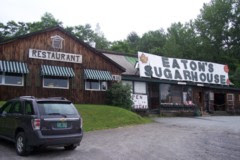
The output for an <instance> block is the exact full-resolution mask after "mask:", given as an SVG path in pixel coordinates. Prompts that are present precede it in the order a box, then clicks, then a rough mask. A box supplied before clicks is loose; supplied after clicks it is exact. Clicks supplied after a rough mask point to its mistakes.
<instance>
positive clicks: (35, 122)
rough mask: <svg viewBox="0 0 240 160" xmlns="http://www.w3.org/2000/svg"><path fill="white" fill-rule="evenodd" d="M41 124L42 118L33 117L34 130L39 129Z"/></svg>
mask: <svg viewBox="0 0 240 160" xmlns="http://www.w3.org/2000/svg"><path fill="white" fill-rule="evenodd" d="M40 125H41V120H40V119H32V127H33V129H34V130H39V129H40Z"/></svg>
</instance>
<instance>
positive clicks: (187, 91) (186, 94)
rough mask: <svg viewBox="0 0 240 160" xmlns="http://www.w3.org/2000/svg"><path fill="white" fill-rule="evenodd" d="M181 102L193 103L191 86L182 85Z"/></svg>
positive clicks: (185, 103)
mask: <svg viewBox="0 0 240 160" xmlns="http://www.w3.org/2000/svg"><path fill="white" fill-rule="evenodd" d="M183 104H184V105H192V104H193V95H192V88H191V87H183Z"/></svg>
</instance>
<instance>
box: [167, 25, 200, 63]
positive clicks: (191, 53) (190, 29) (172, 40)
mask: <svg viewBox="0 0 240 160" xmlns="http://www.w3.org/2000/svg"><path fill="white" fill-rule="evenodd" d="M163 48H164V49H163V50H164V55H165V56H170V57H178V58H189V59H202V57H201V55H202V54H200V52H201V48H200V47H199V39H198V38H197V36H196V33H195V31H194V25H193V23H192V22H190V23H187V24H185V25H183V24H182V23H180V22H179V23H173V24H172V25H171V26H170V27H169V28H168V32H167V36H166V43H165V45H164V47H163Z"/></svg>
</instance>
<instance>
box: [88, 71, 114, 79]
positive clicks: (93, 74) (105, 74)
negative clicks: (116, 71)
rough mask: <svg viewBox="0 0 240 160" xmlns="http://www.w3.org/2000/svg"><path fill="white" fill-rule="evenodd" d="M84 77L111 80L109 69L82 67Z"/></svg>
mask: <svg viewBox="0 0 240 160" xmlns="http://www.w3.org/2000/svg"><path fill="white" fill-rule="evenodd" d="M84 79H92V80H102V81H112V80H113V78H112V74H111V72H109V71H102V70H94V69H84Z"/></svg>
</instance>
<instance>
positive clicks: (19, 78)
mask: <svg viewBox="0 0 240 160" xmlns="http://www.w3.org/2000/svg"><path fill="white" fill-rule="evenodd" d="M0 84H2V85H11V86H23V85H24V76H23V74H16V73H0Z"/></svg>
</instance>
